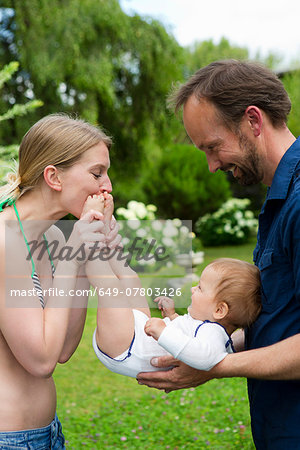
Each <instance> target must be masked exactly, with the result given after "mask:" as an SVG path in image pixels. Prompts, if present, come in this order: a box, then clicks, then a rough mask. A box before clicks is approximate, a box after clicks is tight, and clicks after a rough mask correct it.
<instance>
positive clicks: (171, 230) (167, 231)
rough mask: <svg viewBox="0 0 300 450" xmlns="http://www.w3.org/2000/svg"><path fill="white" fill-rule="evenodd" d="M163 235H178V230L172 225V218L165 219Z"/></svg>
mask: <svg viewBox="0 0 300 450" xmlns="http://www.w3.org/2000/svg"><path fill="white" fill-rule="evenodd" d="M163 235H164V236H166V237H174V236H177V235H178V230H177V228H176V227H174V225H173V221H172V220H167V221H166V224H165V226H164V228H163Z"/></svg>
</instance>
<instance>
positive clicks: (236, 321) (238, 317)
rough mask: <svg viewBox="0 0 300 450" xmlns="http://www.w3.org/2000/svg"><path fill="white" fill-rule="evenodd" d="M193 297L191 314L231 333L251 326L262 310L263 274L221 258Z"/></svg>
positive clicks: (252, 266) (243, 263) (203, 275)
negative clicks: (214, 323)
mask: <svg viewBox="0 0 300 450" xmlns="http://www.w3.org/2000/svg"><path fill="white" fill-rule="evenodd" d="M192 293H193V295H192V304H191V306H190V308H189V312H190V314H191V315H192V316H193V317H194V318H196V319H200V320H207V319H208V320H212V321H215V322H219V323H221V324H222V325H223V326H224V327H225V328H226V329H228V330H230V332H232V331H233V330H234V329H237V328H245V327H247V326H250V325H251V324H252V323H253V322H254V321H255V320H256V318H257V316H258V314H259V312H260V310H261V298H260V275H259V270H258V268H257V267H256V266H254V265H253V264H250V263H247V262H246V261H241V260H238V259H231V258H220V259H216V260H215V261H213V262H212V263H210V264H209V265H208V266H207V267H206V268H205V269H204V271H203V272H202V275H201V278H200V281H199V285H198V286H197V287H195V288H192ZM206 311H207V313H208V316H206V317H204V315H205V312H206ZM200 315H202V317H200ZM195 316H197V317H195Z"/></svg>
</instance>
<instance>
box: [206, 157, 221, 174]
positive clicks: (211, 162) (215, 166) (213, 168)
mask: <svg viewBox="0 0 300 450" xmlns="http://www.w3.org/2000/svg"><path fill="white" fill-rule="evenodd" d="M206 159H207V164H208V169H209V171H210V172H211V173H215V172H217V170H219V169H220V167H221V163H220V161H219V160H218V159H216V158H214V157H213V156H208V155H206Z"/></svg>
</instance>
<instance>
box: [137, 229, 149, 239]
mask: <svg viewBox="0 0 300 450" xmlns="http://www.w3.org/2000/svg"><path fill="white" fill-rule="evenodd" d="M136 235H137V236H138V237H140V238H143V237H145V236H146V235H147V233H146V231H145V230H144V228H139V229H138V230H137V232H136Z"/></svg>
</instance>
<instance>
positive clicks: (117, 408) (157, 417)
mask: <svg viewBox="0 0 300 450" xmlns="http://www.w3.org/2000/svg"><path fill="white" fill-rule="evenodd" d="M253 247H254V241H252V242H251V243H250V244H247V245H244V246H237V247H223V248H206V249H205V250H204V251H205V260H204V263H203V264H202V265H201V266H199V268H198V269H197V273H198V272H199V273H200V272H201V270H202V269H203V267H205V265H206V264H208V263H209V262H210V261H212V260H213V259H215V258H217V257H221V256H227V257H235V258H240V259H244V260H248V261H251V260H252V250H253ZM95 320H96V310H95V309H92V308H91V309H89V310H88V316H87V322H86V327H85V330H84V334H83V338H82V341H81V343H80V345H79V347H78V349H77V351H76V353H75V355H74V356H73V358H72V359H71V360H70V361H69V362H68V363H67V364H65V365H61V366H60V365H59V366H58V367H57V369H56V371H55V381H56V384H57V393H58V415H59V417H60V420H61V422H62V425H63V429H64V434H65V437H66V440H67V448H68V449H76V450H79V449H110V448H111V449H112V448H114V449H123V448H124V449H125V448H127V449H135V448H137V449H139V448H143V449H144V448H145V449H166V448H169V449H181V448H188V449H189V448H198V449H199V448H200V449H202V448H212V449H214V450H215V449H254V448H255V447H254V445H253V441H252V438H251V430H250V417H249V405H248V400H247V386H246V381H245V380H244V379H239V378H237V379H224V380H214V381H211V382H209V383H207V384H205V385H203V386H200V387H198V388H196V389H187V390H181V391H175V392H171V393H169V394H165V393H164V392H161V391H157V390H154V389H149V388H147V387H145V386H139V385H138V384H137V382H136V380H134V379H132V378H127V377H124V376H121V375H116V374H113V373H111V372H109V371H108V370H107V369H106V368H105V367H104V366H102V365H101V363H100V362H99V361H98V360H97V359H96V357H95V355H94V352H93V349H92V345H91V341H92V334H93V330H94V327H95Z"/></svg>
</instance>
